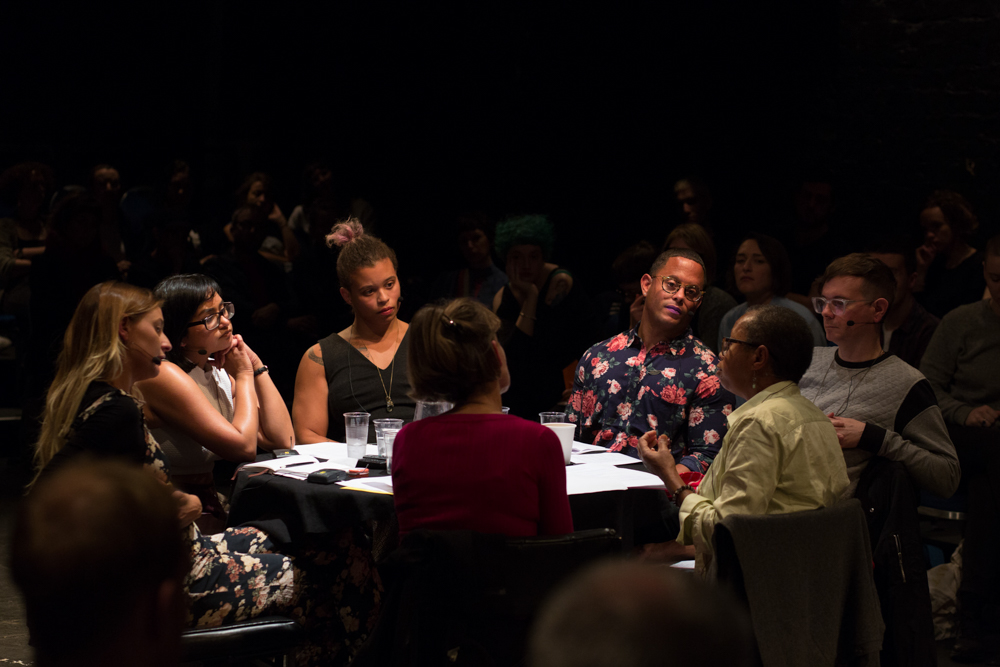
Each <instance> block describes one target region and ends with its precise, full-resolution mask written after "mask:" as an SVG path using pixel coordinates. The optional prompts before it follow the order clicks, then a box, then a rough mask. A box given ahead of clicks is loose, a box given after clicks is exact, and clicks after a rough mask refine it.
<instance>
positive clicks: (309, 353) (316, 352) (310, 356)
mask: <svg viewBox="0 0 1000 667" xmlns="http://www.w3.org/2000/svg"><path fill="white" fill-rule="evenodd" d="M306 360H308V361H311V362H313V363H314V364H317V365H319V366H322V365H323V349H322V348H321V347H320V346H319V343H316V344H315V345H313V346H312V347H310V348H309V349H308V350H306V352H305V354H303V355H302V361H303V362H305V361H306Z"/></svg>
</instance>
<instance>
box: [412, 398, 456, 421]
mask: <svg viewBox="0 0 1000 667" xmlns="http://www.w3.org/2000/svg"><path fill="white" fill-rule="evenodd" d="M453 407H455V405H454V404H452V403H449V402H448V401H417V409H416V410H415V411H414V413H413V421H417V420H418V419H424V418H425V417H434V416H436V415H443V414H444V413H446V412H448V411H449V410H451V409H452V408H453Z"/></svg>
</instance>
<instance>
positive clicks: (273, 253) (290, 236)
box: [225, 171, 299, 266]
mask: <svg viewBox="0 0 1000 667" xmlns="http://www.w3.org/2000/svg"><path fill="white" fill-rule="evenodd" d="M245 206H249V207H252V208H257V209H258V210H259V211H260V213H261V214H262V215H263V219H264V220H266V223H265V224H264V226H263V228H262V229H261V238H260V243H259V245H258V246H257V247H256V248H254V250H257V251H259V252H260V254H261V256H263V257H264V258H266V259H268V260H269V261H271V262H274V263H275V264H278V265H279V266H284V264H285V263H286V262H294V261H295V258H296V257H298V254H299V241H298V239H297V238H295V234H294V233H293V231H292V229H291V227H289V225H288V220H287V219H286V218H285V214H284V213H282V212H281V208H280V207H279V206H278V203H277V202H276V201H275V200H274V183H273V182H272V181H271V177H270V176H268V175H267V174H265V173H263V172H259V171H257V172H254V173H252V174H250V175H249V176H247V178H246V180H245V181H243V184H242V185H241V186H240V187H239V189H238V190H237V191H236V212H235V213H233V220H232V221H230V223H229V224H228V225H226V227H225V232H226V236H227V237H228V238H229V240H230V241H235V236H236V234H235V232H234V231H233V230H232V225H233V224H235V223H236V217H237V215H239V213H240V211H241V210H242V209H243V207H245Z"/></svg>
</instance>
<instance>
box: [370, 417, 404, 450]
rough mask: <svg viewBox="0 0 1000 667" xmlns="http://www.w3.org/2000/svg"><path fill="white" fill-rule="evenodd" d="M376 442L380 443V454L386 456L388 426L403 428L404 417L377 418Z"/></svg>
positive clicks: (397, 428)
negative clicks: (385, 433) (385, 432)
mask: <svg viewBox="0 0 1000 667" xmlns="http://www.w3.org/2000/svg"><path fill="white" fill-rule="evenodd" d="M374 424H375V442H376V443H377V444H378V455H379V456H385V435H384V431H385V429H387V428H394V429H396V430H399V429H401V428H403V420H402V419H376V420H375V422H374Z"/></svg>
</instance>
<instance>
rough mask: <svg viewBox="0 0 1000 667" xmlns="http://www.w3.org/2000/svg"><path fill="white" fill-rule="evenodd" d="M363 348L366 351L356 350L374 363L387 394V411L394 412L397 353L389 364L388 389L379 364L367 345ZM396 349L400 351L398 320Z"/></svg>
mask: <svg viewBox="0 0 1000 667" xmlns="http://www.w3.org/2000/svg"><path fill="white" fill-rule="evenodd" d="M351 345H354V323H353V322H352V323H351ZM363 347H364V349H362V348H360V347H356V348H355V349H357V350H358V351H359V352H361V354H363V355H365V358H367V359H368V361H370V362H372V366H374V367H375V372H376V373H378V381H379V382H381V383H382V391H383V392H385V411H386V412H392V409H393V408H394V407H395V404H394V403H393V402H392V380H393V378H394V377H395V375H396V353H395V351H393V355H392V363H391V364H389V388H388V389H386V388H385V380H383V379H382V369H380V368H379V367H378V364H376V363H375V360H374V359H372V357H371V355H370V354H368V346H367V345H365V346H363ZM394 347H395V350H398V349H399V320H396V344H395V346H394Z"/></svg>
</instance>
